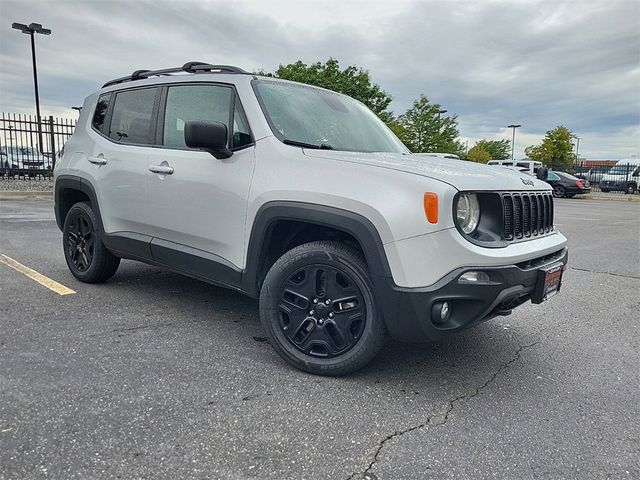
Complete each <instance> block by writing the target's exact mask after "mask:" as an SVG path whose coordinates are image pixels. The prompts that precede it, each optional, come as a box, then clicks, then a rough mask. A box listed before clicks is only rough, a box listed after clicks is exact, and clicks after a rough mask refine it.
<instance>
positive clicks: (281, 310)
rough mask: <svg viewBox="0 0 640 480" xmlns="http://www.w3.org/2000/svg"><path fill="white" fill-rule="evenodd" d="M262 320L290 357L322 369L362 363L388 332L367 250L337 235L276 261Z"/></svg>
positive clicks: (345, 369) (346, 369) (335, 370)
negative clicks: (367, 262)
mask: <svg viewBox="0 0 640 480" xmlns="http://www.w3.org/2000/svg"><path fill="white" fill-rule="evenodd" d="M260 320H261V322H262V326H263V328H264V330H265V332H266V333H267V335H268V337H269V341H270V343H271V345H272V346H273V348H274V350H275V351H276V352H277V353H278V354H279V355H280V356H281V357H282V358H283V359H284V360H286V361H287V362H289V363H290V364H291V365H293V366H295V367H296V368H299V369H301V370H304V371H307V372H310V373H314V374H316V375H334V376H336V375H346V374H349V373H352V372H354V371H356V370H358V369H360V368H362V367H363V366H364V365H366V364H367V363H369V362H370V361H371V360H372V359H373V357H375V356H376V355H377V353H378V352H379V351H380V349H381V348H382V347H383V346H384V344H385V342H386V338H387V331H386V327H385V325H384V319H383V318H382V314H381V312H380V309H379V307H378V305H377V304H376V302H375V297H374V288H373V281H372V280H371V277H370V275H369V272H368V269H367V265H366V262H365V261H364V258H363V257H362V254H361V253H360V252H359V251H357V250H355V249H354V248H351V247H349V246H347V245H344V244H343V243H340V242H335V241H315V242H310V243H305V244H302V245H299V246H297V247H295V248H292V249H291V250H289V251H288V252H286V253H284V254H283V255H282V256H281V257H280V258H279V259H278V260H277V261H276V262H275V263H274V264H273V265H272V266H271V268H270V269H269V272H268V273H267V275H266V277H265V279H264V282H263V283H262V288H261V291H260Z"/></svg>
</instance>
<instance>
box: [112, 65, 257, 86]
mask: <svg viewBox="0 0 640 480" xmlns="http://www.w3.org/2000/svg"><path fill="white" fill-rule="evenodd" d="M183 72H186V73H247V72H245V71H244V70H243V69H241V68H239V67H234V66H232V65H211V64H210V63H205V62H187V63H185V64H184V65H183V66H182V67H174V68H165V69H162V70H136V71H135V72H133V73H132V74H131V75H129V76H126V77H120V78H115V79H113V80H109V81H108V82H107V83H105V84H104V85H103V86H102V88H105V87H110V86H111V85H117V84H118V83H124V82H131V81H134V80H142V79H144V78H149V77H158V76H161V75H172V74H174V73H183Z"/></svg>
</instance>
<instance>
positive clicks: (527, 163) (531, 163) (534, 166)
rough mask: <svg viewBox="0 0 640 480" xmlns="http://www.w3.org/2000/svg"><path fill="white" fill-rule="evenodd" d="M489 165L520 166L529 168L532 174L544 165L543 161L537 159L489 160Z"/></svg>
mask: <svg viewBox="0 0 640 480" xmlns="http://www.w3.org/2000/svg"><path fill="white" fill-rule="evenodd" d="M487 165H502V166H503V167H519V168H525V169H527V171H528V173H530V174H531V175H535V174H536V170H538V168H540V167H541V166H542V162H537V161H535V160H489V161H488V162H487Z"/></svg>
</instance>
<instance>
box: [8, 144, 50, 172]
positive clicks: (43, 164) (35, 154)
mask: <svg viewBox="0 0 640 480" xmlns="http://www.w3.org/2000/svg"><path fill="white" fill-rule="evenodd" d="M0 149H1V151H2V153H3V155H1V157H2V163H3V165H2V168H10V169H23V170H27V169H38V170H40V169H44V168H47V167H49V166H50V165H51V158H50V157H49V156H48V155H44V154H43V153H41V152H40V151H38V148H37V147H23V146H10V147H0Z"/></svg>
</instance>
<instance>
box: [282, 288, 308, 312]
mask: <svg viewBox="0 0 640 480" xmlns="http://www.w3.org/2000/svg"><path fill="white" fill-rule="evenodd" d="M282 299H283V300H284V301H285V302H286V303H287V304H289V305H292V306H294V307H296V308H297V309H299V310H307V309H308V308H309V305H310V303H311V302H310V301H309V298H308V297H306V296H304V295H302V294H300V293H298V292H296V291H294V290H292V289H290V288H287V289H286V290H285V291H284V292H283V293H282Z"/></svg>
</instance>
